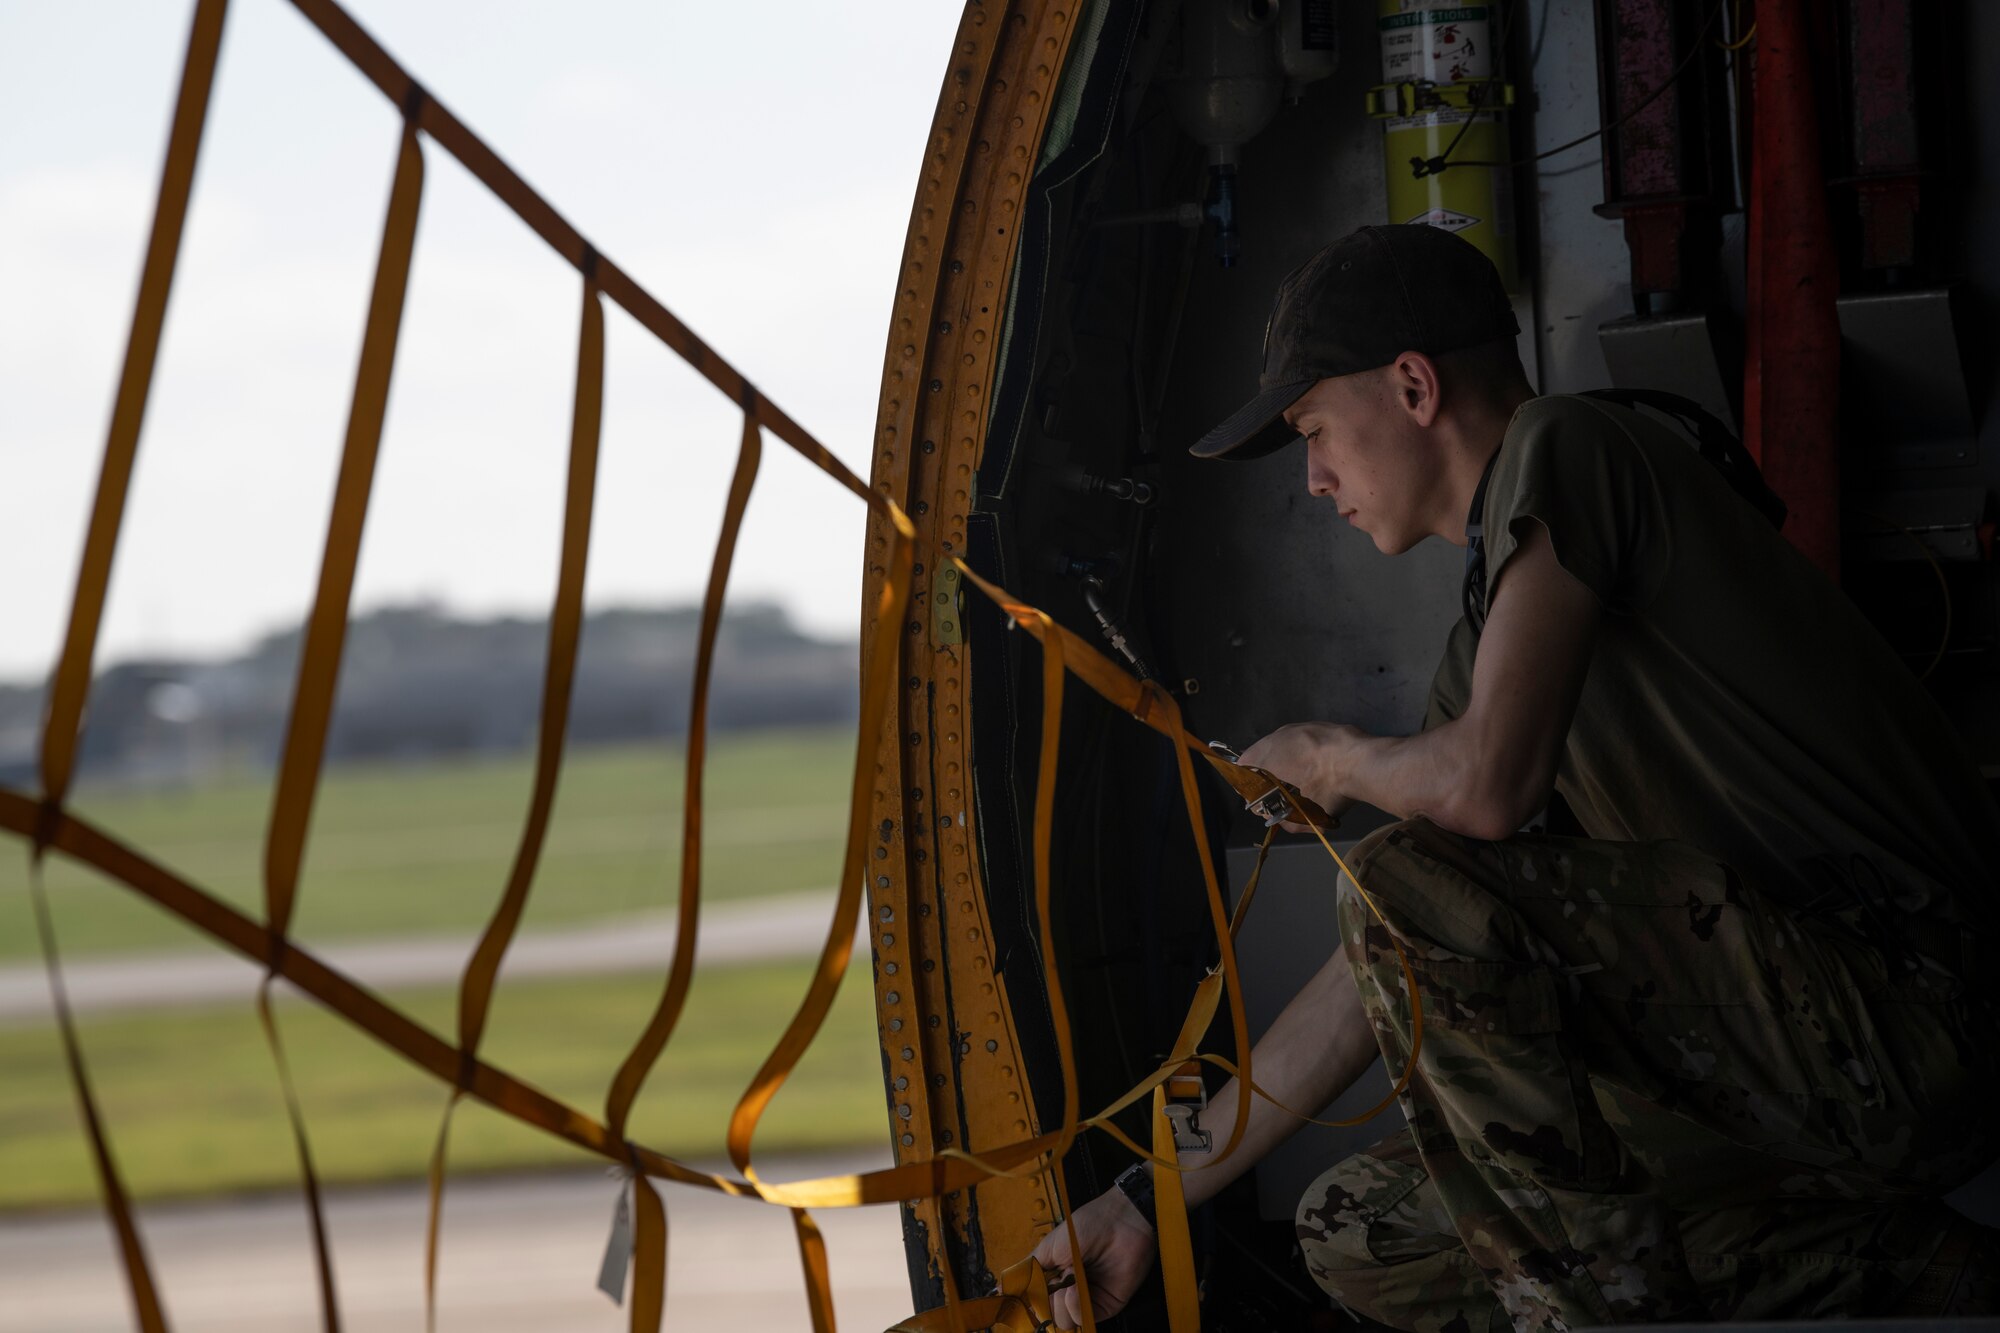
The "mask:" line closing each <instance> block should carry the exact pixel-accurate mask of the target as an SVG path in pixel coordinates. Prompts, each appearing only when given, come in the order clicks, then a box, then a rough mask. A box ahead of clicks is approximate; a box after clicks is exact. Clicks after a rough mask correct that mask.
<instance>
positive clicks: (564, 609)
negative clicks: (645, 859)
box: [411, 130, 651, 1328]
mask: <svg viewBox="0 0 2000 1333" xmlns="http://www.w3.org/2000/svg"><path fill="white" fill-rule="evenodd" d="M414 133H415V132H414V130H412V131H411V134H412V136H413V137H412V139H411V142H414ZM595 267H596V266H595V264H594V263H586V265H585V275H584V280H583V313H582V316H581V320H580V324H579V330H578V333H577V354H576V397H575V405H574V407H573V409H572V413H571V421H570V443H569V478H568V483H567V486H566V489H565V494H564V500H563V529H562V555H561V563H560V565H559V567H558V569H559V572H558V574H557V576H556V596H555V605H554V607H553V608H552V609H551V610H550V612H549V649H548V662H547V665H546V668H545V670H544V674H543V679H542V708H541V728H540V733H539V735H538V737H537V739H536V744H535V779H534V787H533V789H532V793H531V795H530V796H529V798H528V818H527V822H526V823H525V824H524V825H523V826H522V829H521V836H520V839H519V841H518V842H517V843H516V845H515V850H514V864H513V867H512V869H511V870H509V871H508V874H507V888H506V890H505V892H504V893H502V894H501V897H500V903H499V906H498V907H496V908H495V909H494V912H493V918H492V920H490V921H488V922H487V924H486V929H485V931H484V932H482V933H481V935H480V937H479V943H478V945H477V946H476V947H475V948H474V949H473V951H472V957H471V959H470V960H469V961H468V962H467V963H466V966H465V973H464V975H463V976H462V977H461V978H460V980H459V986H458V1049H459V1050H460V1052H461V1053H462V1055H463V1057H464V1058H466V1059H469V1058H471V1057H473V1056H475V1055H477V1054H478V1052H479V1042H480V1039H481V1038H482V1037H483V1036H484V1035H485V1032H486V1015H487V1012H488V1010H489V1008H490V1007H491V1005H492V1001H493V987H494V985H495V983H496V982H497V981H498V980H499V977H500V964H501V961H502V960H503V959H504V958H505V957H506V953H507V946H508V945H509V944H511V943H512V942H513V939H514V932H515V930H516V929H517V928H519V926H520V924H521V913H522V912H523V911H524V910H525V909H526V908H527V905H528V891H529V889H530V888H531V887H532V886H533V884H534V880H535V869H536V867H537V866H538V865H540V863H541V856H542V844H543V842H544V840H545V839H546V838H547V836H548V830H549V818H550V816H551V815H552V814H553V813H554V811H555V803H556V779H557V778H558V777H559V776H560V775H561V773H562V756H563V740H564V738H565V736H566V735H567V734H568V730H569V709H570V691H571V686H572V685H573V684H574V683H575V680H576V654H577V648H578V645H579V643H580V641H581V639H582V637H583V572H584V566H585V563H586V557H587V555H588V554H589V551H590V519H591V511H592V501H593V499H594V497H595V496H596V493H597V447H598V440H599V435H600V428H601V426H602V423H603V420H604V302H603V300H602V298H601V297H600V296H599V295H598V290H597V281H596V278H595V276H594V275H593V274H592V272H591V270H592V269H594V268H595ZM461 1067H462V1066H461ZM464 1095H465V1084H464V1080H463V1078H462V1077H461V1078H460V1080H459V1081H458V1082H455V1083H454V1084H453V1085H452V1089H451V1092H450V1094H449V1095H448V1096H447V1098H446V1100H445V1106H444V1116H443V1118H442V1120H441V1121H440V1122H439V1124H438V1136H437V1145H436V1147H435V1148H434V1149H433V1150H432V1152H431V1163H430V1172H429V1181H430V1207H429V1213H428V1218H427V1221H426V1223H425V1227H424V1323H425V1327H427V1328H434V1327H436V1323H437V1256H438V1237H439V1226H440V1224H441V1220H442V1215H443V1209H444V1181H445V1161H446V1154H447V1149H448V1145H449V1143H450V1139H451V1117H452V1112H453V1110H455V1109H456V1108H457V1106H458V1102H459V1099H460V1098H461V1097H463V1096H464ZM635 1188H636V1189H637V1190H638V1193H639V1195H641V1196H643V1195H645V1194H647V1193H650V1190H651V1187H650V1186H647V1185H644V1184H643V1183H642V1184H640V1185H638V1186H636V1187H635ZM635 1234H636V1233H635ZM648 1234H649V1235H650V1234H651V1233H650V1232H649V1233H648ZM634 1310H635V1312H636V1310H637V1305H636V1303H635V1304H634Z"/></svg>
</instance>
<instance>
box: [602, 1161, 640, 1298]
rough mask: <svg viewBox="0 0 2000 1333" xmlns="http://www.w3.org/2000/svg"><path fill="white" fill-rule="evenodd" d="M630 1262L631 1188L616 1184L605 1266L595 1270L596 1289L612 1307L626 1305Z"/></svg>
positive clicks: (625, 1183)
mask: <svg viewBox="0 0 2000 1333" xmlns="http://www.w3.org/2000/svg"><path fill="white" fill-rule="evenodd" d="M631 1263H632V1185H631V1181H630V1180H629V1179H621V1180H620V1181H619V1182H618V1203H617V1206H616V1207H614V1208H613V1209H612V1210H611V1239H610V1240H608V1241H606V1242H605V1244H604V1263H603V1265H602V1266H601V1267H599V1268H598V1270H597V1289H598V1290H599V1291H601V1292H603V1293H604V1294H605V1295H606V1296H609V1297H610V1298H611V1303H612V1304H613V1305H623V1304H625V1270H626V1269H627V1268H628V1267H630V1266H631Z"/></svg>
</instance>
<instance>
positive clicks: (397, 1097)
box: [0, 960, 888, 1208]
mask: <svg viewBox="0 0 2000 1333" xmlns="http://www.w3.org/2000/svg"><path fill="white" fill-rule="evenodd" d="M810 972H811V966H810V963H809V962H807V961H806V960H797V961H791V962H785V963H778V964H760V965H756V966H747V967H732V968H723V969H711V970H707V971H701V972H698V973H697V975H696V979H695V984H694V989H693V991H692V993H691V994H690V996H689V1002H688V1007H687V1010H686V1013H685V1016H684V1017H683V1019H682V1022H681V1027H680V1030H679V1032H678V1033H676V1035H675V1037H674V1040H673V1043H672V1044H671V1045H670V1046H669V1047H668V1048H667V1052H666V1054H665V1056H664V1057H663V1059H662V1060H661V1062H660V1064H659V1065H658V1066H657V1067H656V1068H655V1070H654V1073H653V1076H652V1079H651V1080H650V1081H649V1082H648V1084H647V1086H646V1091H645V1093H644V1095H643V1096H642V1097H641V1099H640V1103H639V1107H638V1110H637V1112H636V1113H635V1115H634V1117H633V1122H632V1129H633V1134H634V1137H636V1138H637V1139H639V1140H640V1141H641V1142H644V1143H646V1144H647V1145H649V1146H651V1147H655V1148H658V1149H659V1150H661V1151H663V1152H667V1153H670V1154H672V1155H674V1156H677V1157H689V1156H714V1155H719V1154H720V1153H721V1150H722V1136H723V1131H724V1127H725V1126H726V1124H727V1121H728V1116H729V1112H730V1109H731V1108H732V1107H733V1106H734V1105H735V1102H736V1098H737V1097H738V1096H739V1095H740V1094H741V1092H742V1090H743V1088H744V1086H745V1085H746V1084H747V1083H748V1082H749V1080H750V1078H751V1076H752V1075H753V1074H754V1073H755V1072H756V1070H757V1068H758V1066H759V1065H760V1064H761V1063H762V1061H763V1059H764V1057H765V1055H766V1054H768V1052H769V1050H770V1048H771V1046H772V1044H773V1043H774V1042H775V1041H776V1040H777V1038H778V1035H779V1033H780V1032H781V1031H782V1030H783V1027H784V1024H785V1023H786V1022H787V1021H788V1020H789V1019H790V1017H791V1015H792V1012H793V1010H794V1008H795V1007H796V1005H797V1002H798V1000H799V998H800V997H801V996H802V995H803V994H804V990H805V984H806V980H807V978H808V977H809V975H810ZM659 986H660V982H659V980H658V979H639V978H616V979H589V980H563V981H549V982H524V983H520V984H516V985H511V986H508V985H503V986H502V987H501V989H500V991H499V993H498V995H497V997H496V999H495V1003H494V1009H493V1017H492V1022H491V1026H490V1027H489V1029H488V1036H487V1040H486V1044H485V1054H486V1056H487V1058H488V1059H490V1060H491V1061H493V1062H494V1063H495V1064H498V1065H499V1066H501V1067H502V1068H504V1069H506V1070H508V1071H509V1072H510V1073H513V1074H515V1075H517V1076H519V1077H521V1078H524V1079H526V1080H528V1081H529V1082H532V1083H535V1084H537V1085H538V1086H540V1087H541V1088H543V1089H544V1090H545V1091H548V1092H551V1093H553V1094H555V1095H556V1096H558V1097H561V1098H563V1099H564V1100H565V1101H567V1102H569V1103H570V1104H571V1105H572V1106H575V1107H577V1108H579V1109H581V1110H583V1111H585V1112H587V1113H589V1114H591V1115H593V1116H599V1117H601V1116H602V1114H603V1105H604V1092H605V1089H606V1087H607V1086H608V1085H609V1083H610V1080H611V1075H612V1073H613V1072H614V1071H615V1070H616V1069H617V1067H618V1064H619V1062H620V1061H621V1060H622V1059H623V1058H624V1056H625V1053H626V1051H627V1050H628V1048H629V1047H630V1045H631V1042H632V1041H633V1039H634V1038H635V1037H636V1036H637V1034H638V1032H639V1031H640V1029H641V1028H642V1027H643V1026H644V1024H645V1021H646V1018H647V1017H648V1016H649V1015H650V1014H651V1012H652V1007H653V1005H654V1004H655V1002H656V1001H657V1000H658V998H659ZM391 998H392V999H394V1000H395V1001H396V1002H397V1003H398V1004H400V1005H401V1006H402V1007H404V1008H405V1009H406V1010H407V1011H408V1012H410V1013H412V1014H413V1015H414V1016H415V1017H417V1018H418V1019H420V1020H421V1021H423V1022H426V1023H428V1024H430V1025H431V1026H432V1027H433V1028H434V1029H436V1030H439V1031H446V1032H448V1031H450V1029H451V1014H452V1012H453V1004H454V993H453V992H452V991H450V990H431V991H424V992H418V993H411V994H402V995H397V996H393V997H391ZM280 1012H281V1022H282V1026H283V1030H284V1034H285V1042H286V1051H287V1054H288V1056H289V1058H290V1061H291V1066H292V1068H293V1070H295V1071H296V1073H297V1077H298V1083H299V1092H300V1099H301V1101H302V1103H303V1104H304V1107H305V1112H306V1117H307V1122H308V1126H309V1128H310V1131H311V1136H312V1146H313V1153H314V1160H315V1162H316V1163H317V1164H318V1166H319V1168H320V1171H321V1174H322V1176H323V1177H324V1178H325V1179H326V1180H328V1181H330V1182H353V1181H374V1180H390V1179H416V1178H421V1176H422V1173H423V1171H424V1169H425V1167H426V1165H427V1163H428V1161H429V1156H430V1150H431V1146H432V1144H433V1143H434V1142H435V1140H436V1135H437V1128H438V1121H439V1117H440V1115H441V1113H442V1111H443V1108H444V1101H445V1089H444V1088H443V1086H442V1085H440V1084H439V1083H438V1082H437V1081H436V1080H435V1079H433V1078H432V1077H431V1076H430V1075H428V1074H426V1073H422V1072H419V1071H418V1070H417V1069H416V1068H415V1067H414V1066H411V1065H408V1064H406V1063H404V1062H403V1060H402V1059H401V1058H400V1057H399V1056H396V1055H394V1054H392V1053H390V1052H389V1051H387V1050H385V1049H384V1048H382V1047H380V1046H377V1045H376V1044H375V1043H374V1042H373V1041H371V1040H370V1039H368V1038H367V1037H364V1036H362V1035H360V1034H358V1033H356V1032H355V1031H353V1030H352V1029H350V1028H348V1027H347V1026H346V1024H345V1023H343V1022H342V1021H341V1020H339V1019H336V1018H334V1017H332V1016H330V1015H328V1014H326V1013H325V1012H323V1011H322V1010H320V1009H319V1008H318V1007H317V1006H316V1005H313V1004H312V1003H310V1002H308V1001H304V1000H298V999H290V1000H287V1001H285V1002H283V1003H282V1004H281V1007H280ZM80 1022H81V1027H82V1033H83V1040H84V1044H85V1052H86V1058H87V1059H88V1062H89V1066H90V1072H91V1076H92V1079H93V1084H94V1086H95V1088H96V1090H97V1094H98V1098H99V1105H100V1109H101V1110H102V1112H103V1114H104V1117H105V1121H106V1123H107V1124H108V1126H109V1130H110V1134H111V1138H112V1142H113V1145H114V1149H115V1151H116V1153H117V1155H118V1160H119V1164H120V1166H121V1168H122V1170H123V1172H124V1174H125V1178H126V1182H127V1184H128V1185H129V1186H130V1187H131V1189H132V1191H133V1193H134V1195H135V1196H136V1197H138V1198H140V1199H156V1198H162V1197H170V1196H179V1195H190V1194H212V1193H221V1192H227V1191H232V1190H246V1189H265V1188H273V1187H288V1186H291V1185H292V1184H294V1183H295V1182H296V1180H297V1167H296V1157H295V1155H294V1152H293V1148H292V1144H291V1139H290V1132H289V1130H288V1128H287V1126H286V1120H285V1114H284V1109H283V1103H282V1101H281V1100H280V1094H279V1090H278V1082H277V1075H276V1073H275V1071H274V1069H273V1067H272V1062H271V1056H270V1053H269V1051H268V1049H267V1048H266V1046H265V1044H264V1038H263V1033H262V1030H261V1029H260V1028H259V1026H258V1023H257V1018H256V1014H255V1011H254V1009H253V1008H252V1006H251V1005H250V1004H248V1003H244V1004H240V1005H234V1006H230V1007H227V1008H220V1009H202V1010H191V1011H182V1012H174V1011H167V1012H160V1013H150V1014H145V1013H141V1014H124V1015H115V1016H86V1017H84V1018H83V1019H81V1020H80ZM880 1069H881V1064H880V1054H879V1051H878V1049H877V1046H876V1039H875V1025H874V1015H873V1011H872V1009H871V1007H870V1004H869V994H868V976H867V968H866V966H865V964H864V965H862V966H859V967H856V968H853V969H850V971H849V972H848V976H847V980H846V982H845V983H844V984H843V986H842V988H841V993H840V997H839V1000H838V1001H837V1002H836V1004H835V1007H834V1010H833V1013H832V1014H831V1015H830V1016H829V1018H828V1020H827V1024H826V1027H825V1028H824V1029H823V1030H822V1032H821V1034H820V1037H819V1040H818V1041H817V1042H815V1043H814V1045H813V1047H812V1049H811V1050H810V1051H809V1052H808V1054H807V1056H806V1058H805V1060H804V1062H803V1063H802V1064H801V1065H800V1066H799V1069H798V1070H797V1072H796V1073H795V1074H794V1076H793V1078H792V1080H791V1082H790V1083H788V1084H787V1085H786V1086H785V1088H784V1089H783V1090H782V1091H781V1092H780V1093H779V1095H778V1098H777V1100H776V1101H775V1102H774V1103H773V1104H772V1106H771V1108H770V1111H769V1113H768V1114H767V1116H766V1117H765V1119H764V1122H763V1127H762V1130H761V1131H760V1133H759V1136H758V1139H757V1150H758V1152H759V1154H760V1155H768V1154H776V1153H782V1152H786V1151H799V1150H809V1149H821V1148H829V1147H848V1146H853V1145H857V1144H870V1143H883V1142H885V1138H884V1136H885V1135H886V1134H887V1133H888V1119H887V1115H886V1111H885V1107H884V1101H883V1096H884V1094H883V1088H882V1078H881V1073H880ZM87 1151H88V1150H87V1148H86V1146H85V1140H84V1137H83V1133H82V1129H81V1126H80V1122H79V1119H78V1116H77V1112H76V1106H75V1102H74V1098H73V1096H72V1093H71V1091H70V1084H69V1079H68V1075H67V1073H66V1070H65V1068H64V1066H63V1062H62V1053H61V1047H60V1045H59V1044H58V1040H57V1037H56V1034H55V1032H54V1031H53V1030H52V1029H49V1028H32V1029H0V1208H22V1207H44V1206H54V1205H63V1204H77V1203H84V1202H88V1201H92V1200H94V1199H95V1198H96V1197H97V1185H96V1180H95V1176H94V1173H93V1171H92V1169H91V1167H90V1164H89V1158H88V1155H87ZM597 1160H598V1159H596V1158H595V1157H593V1156H591V1155H590V1154H587V1153H584V1152H583V1151H581V1150H580V1149H574V1148H571V1147H570V1146H569V1145H567V1144H565V1143H562V1142H559V1141H557V1140H554V1139H550V1138H548V1137H546V1136H544V1135H542V1134H540V1133H538V1132H536V1131H534V1130H530V1129H527V1128H525V1127H523V1126H521V1125H519V1124H516V1123H514V1122H513V1121H510V1120H508V1119H506V1118H505V1117H503V1116H501V1115H500V1114H499V1113H498V1112H496V1111H492V1110H490V1109H488V1108H487V1107H485V1106H484V1105H482V1104H480V1103H477V1102H471V1101H467V1102H464V1103H462V1104H461V1105H460V1107H459V1110H458V1113H457V1117H456V1119H455V1120H454V1122H453V1132H452V1155H451V1161H452V1166H453V1169H454V1171H457V1172H473V1171H492V1170H497V1169H508V1168H526V1167H543V1166H556V1165H565V1164H566V1165H579V1164H588V1163H595V1162H596V1161H597Z"/></svg>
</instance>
